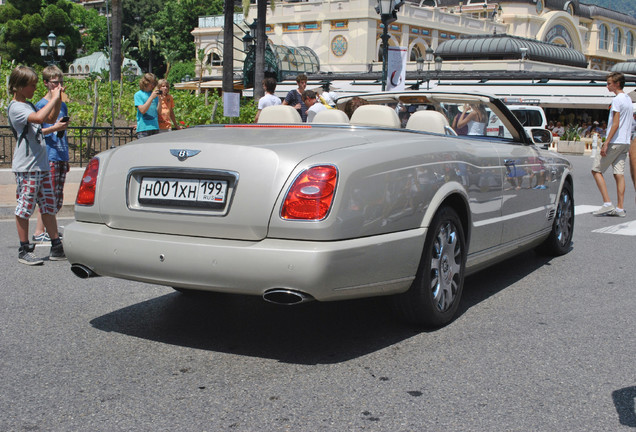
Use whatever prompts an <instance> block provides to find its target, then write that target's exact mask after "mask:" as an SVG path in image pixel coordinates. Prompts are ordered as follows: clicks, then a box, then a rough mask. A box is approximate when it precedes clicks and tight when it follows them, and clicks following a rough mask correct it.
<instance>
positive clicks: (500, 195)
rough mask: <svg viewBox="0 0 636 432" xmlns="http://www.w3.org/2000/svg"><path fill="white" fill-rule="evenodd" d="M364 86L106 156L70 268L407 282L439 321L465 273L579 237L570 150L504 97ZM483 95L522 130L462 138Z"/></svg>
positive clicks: (416, 311) (77, 226) (269, 280)
mask: <svg viewBox="0 0 636 432" xmlns="http://www.w3.org/2000/svg"><path fill="white" fill-rule="evenodd" d="M363 96H364V98H365V99H366V100H367V101H369V102H370V104H368V105H364V106H361V107H359V108H358V109H357V110H356V111H355V112H354V113H353V116H352V117H351V119H350V120H349V119H348V118H347V116H346V115H344V113H343V112H342V111H340V110H337V109H328V110H324V111H322V112H321V113H318V114H317V115H316V118H315V120H314V123H301V121H300V117H299V116H298V113H297V112H296V111H295V110H294V109H293V108H291V107H289V106H285V105H280V106H276V107H269V108H265V109H264V110H263V111H262V112H261V116H260V119H259V122H260V123H259V124H248V125H236V124H230V125H213V126H202V127H194V128H189V129H186V130H181V131H174V132H171V133H167V134H159V135H154V136H152V137H147V138H143V139H140V140H138V141H134V142H132V143H129V144H127V145H125V146H121V147H119V148H116V149H112V150H108V151H105V152H103V153H100V154H98V155H97V156H96V157H95V158H94V159H92V160H91V161H90V163H89V165H88V166H87V168H86V172H85V174H84V177H83V179H82V182H81V185H80V188H79V191H78V195H77V201H76V205H75V221H74V222H73V223H71V224H70V225H68V226H67V227H66V229H65V232H64V247H65V250H66V255H67V257H68V260H69V262H70V263H71V265H72V267H71V269H72V271H73V272H74V273H75V274H76V275H78V276H80V277H83V278H86V277H91V276H97V275H101V276H111V277H117V278H123V279H129V280H135V281H141V282H148V283H154V284H161V285H166V286H171V287H174V288H175V289H176V290H178V291H182V292H192V291H216V292H225V293H237V294H247V295H258V296H262V297H263V298H264V299H265V300H268V301H271V302H274V303H279V304H296V303H300V302H303V301H307V300H311V299H314V300H319V301H333V300H343V299H351V298H361V297H369V296H391V301H392V303H393V304H394V305H395V308H396V309H397V310H398V311H399V313H400V314H401V315H402V316H403V317H404V318H405V319H406V320H408V321H409V322H412V323H416V324H418V325H424V326H433V327H435V326H441V325H444V324H446V323H448V322H449V321H450V320H452V319H453V317H454V315H455V313H456V311H457V307H458V305H459V302H460V298H461V294H462V289H463V284H464V278H465V276H466V275H467V274H470V273H472V272H475V271H478V270H479V269H483V268H485V267H487V266H489V265H491V264H493V263H495V262H498V261H501V260H503V259H506V258H509V257H511V256H513V255H515V254H518V253H520V252H522V251H525V250H527V249H531V248H539V249H540V250H541V251H544V252H547V253H549V254H552V255H561V254H565V253H567V252H568V251H569V250H570V247H571V245H570V243H571V239H572V233H573V228H574V201H573V184H572V175H571V169H572V168H571V165H570V163H569V162H568V161H567V160H566V159H564V158H561V157H559V156H558V155H555V154H553V153H549V152H546V151H542V150H540V149H539V148H538V147H537V146H536V145H535V143H533V142H532V141H531V138H530V137H528V136H527V135H526V134H525V133H524V129H523V126H522V125H521V124H520V123H519V121H518V120H517V119H516V118H515V116H514V115H512V114H511V113H510V111H509V110H508V109H507V108H506V106H505V105H504V104H503V103H502V102H501V101H499V100H498V99H496V98H494V97H491V96H486V95H478V94H457V93H439V92H408V93H381V94H365V95H363ZM347 99H348V98H340V99H338V101H337V103H338V106H339V107H342V106H343V105H344V104H345V103H346V102H347ZM468 103H472V104H478V105H479V104H480V105H482V106H483V107H486V108H487V109H488V110H490V111H491V112H492V113H495V114H496V115H497V116H498V118H499V119H501V124H502V127H504V128H505V129H506V131H507V132H508V133H509V134H510V138H505V137H499V136H489V135H488V134H487V133H486V131H485V128H484V133H483V134H482V135H480V136H458V135H457V134H456V132H455V131H454V130H453V129H452V128H451V127H450V126H449V118H452V117H453V116H454V115H456V114H457V113H458V111H459V107H460V106H463V105H464V104H468ZM405 107H406V108H407V109H403V108H405ZM398 111H399V112H400V113H403V112H406V113H407V115H408V116H409V118H408V119H407V120H406V123H405V126H406V127H405V128H402V127H401V124H402V122H401V121H400V115H399V114H398ZM543 132H545V133H543ZM532 136H534V137H535V139H536V140H537V141H538V142H540V143H541V144H543V143H544V142H546V141H547V142H549V140H551V136H550V134H549V132H548V131H545V130H541V129H538V130H536V131H535V130H533V135H532Z"/></svg>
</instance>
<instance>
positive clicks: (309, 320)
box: [91, 252, 547, 364]
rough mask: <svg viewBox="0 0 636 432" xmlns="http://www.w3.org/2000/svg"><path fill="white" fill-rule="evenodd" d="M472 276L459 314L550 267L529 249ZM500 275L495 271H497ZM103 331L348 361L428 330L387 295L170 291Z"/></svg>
mask: <svg viewBox="0 0 636 432" xmlns="http://www.w3.org/2000/svg"><path fill="white" fill-rule="evenodd" d="M514 260H515V261H514V266H512V265H510V261H506V262H503V263H501V264H498V265H496V266H494V267H491V268H490V269H488V270H487V271H484V272H480V273H478V274H475V275H473V276H471V277H469V278H467V279H466V282H465V289H464V296H463V299H462V303H461V304H460V309H459V312H458V318H459V317H460V316H461V315H462V314H463V313H464V312H465V311H466V310H468V309H470V308H471V307H473V306H475V305H478V304H479V303H480V302H482V301H484V300H485V299H487V298H488V297H490V296H491V295H494V294H496V293H497V292H499V291H501V290H503V289H504V288H506V287H508V286H509V285H511V284H513V283H515V282H516V281H518V280H520V279H522V278H523V277H525V276H526V275H527V274H528V273H531V272H532V271H534V270H536V269H537V268H539V267H541V266H543V265H545V264H546V263H547V260H546V259H544V258H541V257H538V256H536V255H535V254H534V253H532V252H530V253H526V254H522V255H519V256H517V257H516V258H514ZM493 275H494V276H493ZM91 324H92V325H93V326H94V327H95V328H97V329H99V330H103V331H108V332H117V333H122V334H126V335H130V336H135V337H139V338H142V339H148V340H154V341H157V342H161V343H167V344H174V345H178V346H187V347H192V348H196V349H202V350H209V351H218V352H226V353H235V354H240V355H247V356H253V357H263V358H272V359H276V360H279V361H281V362H286V363H297V364H319V363H320V364H329V363H338V362H343V361H346V360H349V359H352V358H357V357H360V356H363V355H365V354H368V353H371V352H374V351H377V350H381V349H383V348H386V347H389V346H391V345H394V344H396V343H398V342H400V341H402V340H404V339H407V338H409V337H411V336H413V335H415V334H419V333H421V332H422V329H415V328H412V327H409V326H407V325H405V324H404V323H402V322H401V321H400V320H399V318H397V317H396V316H394V314H393V313H392V312H391V308H390V305H389V302H388V301H387V299H386V298H384V297H377V298H370V299H363V300H351V301H341V302H326V303H318V302H312V303H305V304H301V305H297V306H292V307H289V306H277V305H273V304H269V303H266V302H264V301H263V300H262V299H260V298H258V297H249V296H237V295H228V294H207V293H204V294H202V295H183V294H181V293H177V292H175V293H173V294H167V295H164V296H161V297H157V298H154V299H152V300H148V301H145V302H141V303H137V304H134V305H131V306H128V307H126V308H123V309H119V310H117V311H113V312H111V313H109V314H106V315H103V316H101V317H98V318H96V319H94V320H92V321H91Z"/></svg>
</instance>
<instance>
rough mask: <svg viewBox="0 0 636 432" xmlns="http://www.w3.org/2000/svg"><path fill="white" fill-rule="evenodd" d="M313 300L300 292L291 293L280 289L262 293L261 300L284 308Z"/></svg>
mask: <svg viewBox="0 0 636 432" xmlns="http://www.w3.org/2000/svg"><path fill="white" fill-rule="evenodd" d="M313 299H314V298H313V297H312V296H310V295H308V294H305V293H302V292H300V291H293V290H288V289H282V288H276V289H271V290H268V291H265V292H264V293H263V300H265V301H268V302H270V303H274V304H278V305H285V306H292V305H297V304H300V303H306V302H308V301H312V300H313Z"/></svg>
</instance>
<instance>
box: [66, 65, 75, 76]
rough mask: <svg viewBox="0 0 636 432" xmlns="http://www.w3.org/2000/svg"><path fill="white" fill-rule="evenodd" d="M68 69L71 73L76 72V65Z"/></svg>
mask: <svg viewBox="0 0 636 432" xmlns="http://www.w3.org/2000/svg"><path fill="white" fill-rule="evenodd" d="M68 71H69V72H70V73H72V74H74V73H75V66H73V65H71V67H70V68H68Z"/></svg>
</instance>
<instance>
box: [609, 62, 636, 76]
mask: <svg viewBox="0 0 636 432" xmlns="http://www.w3.org/2000/svg"><path fill="white" fill-rule="evenodd" d="M610 71H611V72H622V73H624V74H633V75H636V60H627V61H624V62H622V63H616V64H615V65H614V66H612V68H611V69H610Z"/></svg>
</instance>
